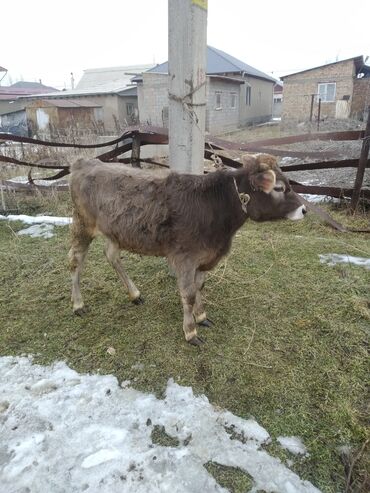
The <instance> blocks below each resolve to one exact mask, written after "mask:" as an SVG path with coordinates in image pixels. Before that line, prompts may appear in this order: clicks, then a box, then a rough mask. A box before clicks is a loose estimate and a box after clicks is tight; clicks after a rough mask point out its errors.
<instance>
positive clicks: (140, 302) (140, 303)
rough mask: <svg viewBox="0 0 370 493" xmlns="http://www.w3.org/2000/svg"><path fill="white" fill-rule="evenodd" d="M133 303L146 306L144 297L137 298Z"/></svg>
mask: <svg viewBox="0 0 370 493" xmlns="http://www.w3.org/2000/svg"><path fill="white" fill-rule="evenodd" d="M132 303H133V304H134V305H143V304H144V298H143V297H142V296H139V297H138V298H135V299H134V300H132Z"/></svg>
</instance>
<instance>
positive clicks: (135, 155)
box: [131, 134, 141, 168]
mask: <svg viewBox="0 0 370 493" xmlns="http://www.w3.org/2000/svg"><path fill="white" fill-rule="evenodd" d="M131 166H132V167H133V168H141V165H140V135H137V134H136V135H134V137H133V139H132V152H131Z"/></svg>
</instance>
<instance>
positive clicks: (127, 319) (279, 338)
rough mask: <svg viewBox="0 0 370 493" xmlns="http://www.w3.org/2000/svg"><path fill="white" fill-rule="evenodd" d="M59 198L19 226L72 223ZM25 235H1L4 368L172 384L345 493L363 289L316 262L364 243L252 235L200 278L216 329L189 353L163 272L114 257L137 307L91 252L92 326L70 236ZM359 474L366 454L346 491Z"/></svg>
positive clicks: (352, 238)
mask: <svg viewBox="0 0 370 493" xmlns="http://www.w3.org/2000/svg"><path fill="white" fill-rule="evenodd" d="M58 197H59V198H56V199H55V200H52V201H49V202H47V199H46V198H44V199H43V200H44V201H45V202H43V203H42V206H40V205H38V203H37V201H36V199H32V198H28V199H24V201H23V202H22V201H21V202H20V203H19V206H20V209H21V212H23V213H26V212H27V211H29V210H31V211H33V212H39V213H41V212H46V211H47V212H49V213H59V214H60V215H65V214H70V210H69V203H68V200H67V201H66V200H64V198H61V197H63V196H62V195H60V196H58ZM41 209H42V210H41ZM331 212H332V213H333V215H334V217H335V218H336V219H337V220H340V221H342V222H344V223H347V224H349V223H350V222H352V225H354V226H358V227H361V226H364V225H366V219H367V218H366V216H365V215H362V216H360V217H359V218H358V219H357V220H352V219H350V218H349V217H348V216H347V215H346V213H345V210H342V209H340V208H337V209H335V210H333V211H331ZM22 227H23V225H22V224H21V223H7V222H4V221H0V277H1V283H0V302H1V318H2V322H1V326H0V354H1V355H20V354H34V355H36V361H37V362H40V363H43V364H47V363H51V362H53V361H55V360H64V361H66V362H67V363H68V364H69V365H70V366H71V367H73V368H74V369H76V370H77V371H80V372H94V373H95V372H101V373H111V374H114V375H116V376H117V378H118V379H119V381H121V380H131V382H132V385H133V386H134V387H135V388H137V389H139V390H144V391H149V392H154V393H155V394H156V395H158V396H161V395H163V391H164V389H165V387H166V383H167V380H168V378H170V377H173V378H174V379H175V381H176V382H177V383H179V384H181V385H189V386H192V387H193V389H194V392H195V393H204V394H205V395H207V397H208V398H209V400H210V401H211V402H212V403H214V404H216V405H218V406H221V407H224V408H227V409H228V410H230V411H231V412H233V413H235V414H237V415H239V416H242V417H244V418H247V417H250V416H253V417H255V418H256V419H257V421H258V422H259V423H260V424H261V425H262V426H264V427H265V428H266V429H267V431H268V432H269V433H270V434H271V437H272V439H273V441H272V443H271V445H269V446H267V450H268V452H269V453H271V454H273V455H275V456H278V457H280V458H281V460H283V461H286V460H287V459H288V458H293V460H294V465H293V466H292V469H293V470H295V471H296V472H297V473H298V474H299V475H300V477H302V478H304V479H307V480H310V481H311V482H312V483H313V484H314V485H315V486H317V487H318V488H320V489H321V490H322V491H324V492H328V493H329V492H330V493H338V492H340V491H344V489H345V480H346V479H345V477H346V472H345V467H344V464H343V461H342V458H341V454H340V452H339V450H338V448H339V447H340V446H343V445H349V446H351V447H352V449H353V454H354V456H355V455H356V451H358V450H360V449H361V447H362V445H363V444H364V442H365V440H366V438H367V436H368V435H367V434H368V428H367V422H366V416H367V410H366V382H367V380H368V375H369V373H368V370H369V367H368V359H367V357H368V355H367V348H368V335H369V325H370V323H369V320H370V315H369V314H370V311H369V308H370V303H369V280H370V275H369V271H366V270H365V269H363V268H360V267H354V266H346V265H340V266H336V267H329V266H326V265H322V264H320V263H319V258H318V254H321V253H348V254H350V255H356V256H362V257H369V256H370V248H369V238H368V236H366V235H361V234H341V233H336V232H334V231H332V230H331V229H329V228H327V227H326V226H324V225H323V224H321V223H320V222H319V221H318V220H317V219H316V218H315V217H313V216H310V217H308V218H307V219H306V220H305V221H301V222H296V223H294V222H290V221H282V222H275V223H265V224H256V223H252V222H249V223H248V224H247V225H246V226H245V227H244V228H243V229H242V230H241V231H239V232H238V234H237V236H236V238H235V240H234V244H233V248H232V250H231V253H230V255H229V256H228V258H227V259H225V260H224V261H222V262H221V263H220V264H219V265H218V267H217V268H216V269H215V270H214V271H213V272H212V273H211V274H210V275H209V278H208V281H207V284H206V287H205V290H204V297H205V300H206V306H207V311H208V314H209V317H210V318H211V319H212V320H213V321H214V322H215V326H214V328H212V329H200V332H201V335H202V337H204V339H205V340H206V344H205V345H204V346H202V347H201V348H200V349H199V348H194V347H192V346H190V345H188V344H186V343H185V341H184V338H183V334H182V310H181V304H180V300H179V295H178V292H177V289H176V283H175V280H174V279H173V278H172V277H170V276H169V273H168V268H167V266H166V263H165V261H164V260H163V259H161V258H150V257H140V256H137V255H131V254H126V253H124V254H123V256H124V263H125V265H126V267H127V271H128V272H129V273H130V276H131V277H132V278H133V280H134V281H135V283H136V284H137V285H138V287H139V288H140V289H141V291H142V294H143V296H144V297H145V301H146V303H145V304H144V305H142V306H139V307H138V306H134V305H132V304H131V303H129V301H128V298H127V296H126V294H125V292H124V290H123V289H122V288H121V285H120V284H119V281H118V279H117V277H116V274H115V272H113V270H112V269H111V268H110V266H109V265H108V263H107V261H106V259H105V257H104V254H103V252H102V246H103V242H102V240H97V241H95V242H94V243H93V244H92V247H91V250H90V252H89V257H88V260H87V264H86V269H85V272H84V276H83V279H82V293H83V295H84V298H85V302H86V304H87V305H88V306H89V307H90V312H89V313H88V315H87V316H86V317H85V318H77V317H74V316H73V315H72V310H71V304H70V280H69V273H68V265H67V252H68V247H69V233H68V228H57V229H56V231H57V235H56V236H55V237H54V238H51V239H49V240H44V239H37V238H35V239H32V238H29V237H18V236H16V234H15V232H16V231H17V230H19V229H21V228H22ZM110 347H113V348H114V349H115V353H114V354H109V353H108V352H107V349H108V348H110ZM279 435H297V436H300V437H301V438H302V439H303V441H304V443H305V445H306V447H307V448H308V451H309V456H308V457H306V458H304V459H297V458H294V457H292V456H291V455H290V454H289V453H288V452H286V451H283V450H282V449H281V448H280V447H279V446H278V445H277V443H276V437H277V436H279ZM366 465H367V464H366V458H365V454H363V455H362V456H361V457H360V458H359V460H357V461H356V463H355V465H354V468H353V474H352V476H353V478H354V483H353V488H352V490H350V491H352V492H355V491H361V487H360V483H361V482H363V481H364V479H365V475H366V472H365V471H366ZM209 467H210V468H211V469H212V471H211V472H212V474H213V475H214V476H215V477H216V479H217V477H218V476H219V477H220V482H221V483H222V481H226V482H225V484H226V485H227V487H228V488H229V489H230V491H243V489H242V488H243V487H244V488H247V486H243V485H244V484H245V485H247V483H248V481H249V479H248V478H246V477H244V476H243V475H242V476H241V472H240V471H238V470H229V469H222V467H221V466H219V465H217V464H216V465H214V464H213V465H212V464H211V465H210V466H209ZM217 475H218V476H217ZM222 478H224V479H222ZM225 478H226V479H225ZM222 484H224V483H222ZM240 485H241V486H240ZM356 488H357V489H356Z"/></svg>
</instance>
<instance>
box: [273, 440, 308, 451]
mask: <svg viewBox="0 0 370 493" xmlns="http://www.w3.org/2000/svg"><path fill="white" fill-rule="evenodd" d="M276 440H277V441H278V442H279V443H280V445H281V446H282V447H283V448H284V449H286V450H288V451H289V452H291V453H292V454H295V455H298V454H300V455H306V454H307V449H306V447H305V446H304V444H303V442H302V440H301V439H300V438H299V437H277V439H276Z"/></svg>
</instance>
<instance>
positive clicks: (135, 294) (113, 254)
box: [105, 240, 144, 305]
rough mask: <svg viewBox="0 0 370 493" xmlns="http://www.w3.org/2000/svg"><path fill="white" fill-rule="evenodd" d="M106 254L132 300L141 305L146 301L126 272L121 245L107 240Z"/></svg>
mask: <svg viewBox="0 0 370 493" xmlns="http://www.w3.org/2000/svg"><path fill="white" fill-rule="evenodd" d="M105 255H106V256H107V259H108V261H109V263H110V264H111V265H112V267H113V268H114V270H115V271H116V272H117V274H118V277H119V278H120V280H121V282H122V284H123V285H124V286H126V288H127V290H128V295H129V298H130V300H131V301H132V302H133V303H135V305H140V304H141V303H144V300H143V298H142V297H141V296H140V291H139V290H138V289H137V287H136V286H135V284H134V283H133V281H132V280H131V279H130V278H129V276H128V275H127V274H126V272H125V269H124V268H123V265H122V262H121V259H120V249H119V247H118V246H117V245H116V244H115V243H113V242H112V241H111V240H107V242H106V244H105Z"/></svg>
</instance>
